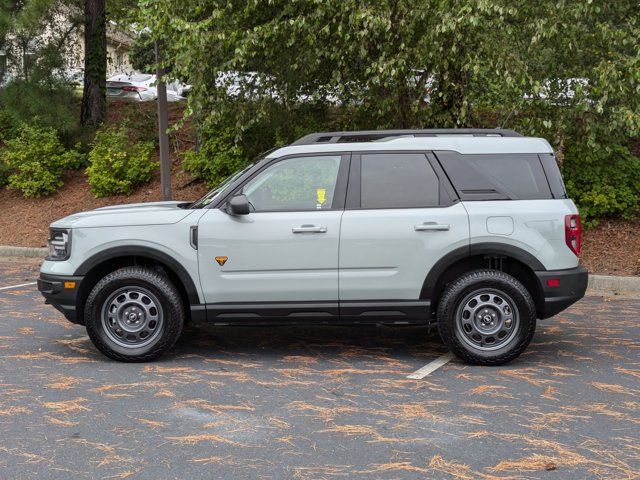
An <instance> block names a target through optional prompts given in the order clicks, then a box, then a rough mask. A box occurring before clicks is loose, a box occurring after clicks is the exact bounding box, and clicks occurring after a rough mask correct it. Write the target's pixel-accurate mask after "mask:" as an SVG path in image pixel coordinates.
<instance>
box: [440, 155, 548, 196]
mask: <svg viewBox="0 0 640 480" xmlns="http://www.w3.org/2000/svg"><path fill="white" fill-rule="evenodd" d="M437 155H438V159H439V160H440V161H441V162H442V166H443V167H444V169H445V171H446V172H447V174H448V175H449V178H451V181H452V182H453V185H454V187H455V188H456V189H457V190H458V192H459V193H460V197H461V198H462V200H494V199H495V200H501V199H502V200H508V199H510V200H537V199H549V198H553V196H552V195H551V191H550V190H549V183H548V182H547V178H546V177H545V174H544V171H543V169H542V165H541V164H540V159H539V158H538V155H536V154H517V153H516V154H479V155H462V154H460V153H457V152H437Z"/></svg>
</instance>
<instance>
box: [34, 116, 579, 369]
mask: <svg viewBox="0 0 640 480" xmlns="http://www.w3.org/2000/svg"><path fill="white" fill-rule="evenodd" d="M580 243H581V227H580V217H579V215H578V211H577V209H576V207H575V205H574V204H573V202H572V201H571V200H569V199H568V198H567V195H566V192H565V189H564V185H563V182H562V178H561V176H560V172H559V170H558V167H557V165H556V161H555V158H554V155H553V151H552V149H551V147H550V146H549V144H548V143H547V142H546V141H545V140H543V139H539V138H527V137H523V136H521V135H519V134H517V133H515V132H513V131H509V130H476V129H464V130H463V129H457V130H394V131H367V132H329V133H318V134H312V135H308V136H306V137H304V138H302V139H300V140H298V141H296V142H295V143H293V144H292V145H290V146H287V147H284V148H280V149H279V150H276V151H273V152H271V153H269V154H267V155H266V156H265V157H264V158H262V159H261V160H259V161H257V162H256V163H254V164H253V165H251V166H249V167H247V168H245V169H244V170H242V171H240V172H238V173H236V174H235V175H233V176H231V177H230V178H229V179H227V180H226V181H225V182H223V183H222V184H221V185H220V186H218V187H217V188H215V189H214V190H212V191H211V192H210V193H209V194H207V195H206V196H205V197H204V198H202V199H200V200H198V201H197V202H194V203H181V202H157V203H148V204H134V205H125V206H117V207H107V208H100V209H97V210H94V211H90V212H82V213H78V214H75V215H71V216H68V217H66V218H63V219H61V220H59V221H57V222H55V223H53V224H52V225H51V237H50V239H49V250H50V253H49V256H48V257H47V259H46V261H45V262H44V263H43V265H42V269H41V276H40V279H39V282H38V287H39V289H40V291H41V292H42V294H43V295H44V297H45V298H46V300H47V302H48V303H51V304H52V305H53V306H54V307H56V308H57V309H58V310H60V311H61V312H62V313H64V315H65V316H66V317H67V318H68V319H69V320H70V321H72V322H74V323H79V324H82V325H85V326H86V328H87V331H88V333H89V336H90V337H91V340H92V341H93V342H94V344H95V345H96V347H97V348H98V349H100V350H101V351H102V352H103V353H104V354H105V355H107V356H109V357H111V358H113V359H116V360H121V361H144V360H150V359H153V358H155V357H157V356H159V355H160V354H162V353H163V352H165V351H167V350H168V349H169V348H170V347H171V346H172V345H173V344H174V343H175V341H176V340H177V338H178V337H179V335H180V333H181V331H182V329H183V326H184V324H185V323H186V322H187V321H190V320H193V321H204V320H206V321H208V322H212V323H214V324H217V325H239V324H253V325H257V324H275V323H287V324H311V323H322V324H352V325H355V324H358V325H361V324H372V323H383V324H424V325H429V326H432V325H437V328H438V330H439V332H440V335H441V337H442V339H443V341H444V342H445V343H446V344H447V345H448V346H449V347H450V348H451V349H452V350H453V351H454V352H455V353H456V355H458V356H459V357H461V358H462V359H464V360H466V361H468V362H472V363H476V364H484V365H496V364H502V363H505V362H508V361H510V360H512V359H514V358H516V357H517V356H518V355H519V354H520V353H522V351H523V350H524V349H525V348H526V347H527V345H528V344H529V342H530V341H531V338H532V336H533V334H534V331H535V326H536V318H540V319H543V318H548V317H550V316H553V315H555V314H557V313H558V312H560V311H561V310H563V309H565V308H567V307H568V306H569V305H571V304H572V303H574V302H575V301H577V300H579V299H580V298H582V296H583V295H584V292H585V289H586V286H587V271H586V270H585V269H584V268H583V267H581V266H579V261H578V255H579V253H580Z"/></svg>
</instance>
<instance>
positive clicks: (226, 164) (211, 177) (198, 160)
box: [182, 127, 247, 187]
mask: <svg viewBox="0 0 640 480" xmlns="http://www.w3.org/2000/svg"><path fill="white" fill-rule="evenodd" d="M203 136H204V137H206V139H205V140H204V141H203V142H202V145H201V147H200V150H199V151H197V152H195V151H188V152H185V153H184V154H183V163H182V167H183V168H184V169H185V170H186V171H187V172H189V173H191V175H192V176H193V178H194V179H197V180H203V181H204V182H205V183H206V184H207V186H209V187H214V186H216V185H218V184H219V183H220V182H221V181H223V180H224V179H225V178H227V177H228V176H229V175H231V174H232V173H233V172H235V171H236V170H238V169H239V168H241V167H242V166H243V165H244V164H245V163H246V162H247V159H246V157H245V155H244V152H243V150H242V148H241V147H240V146H238V145H236V144H235V142H234V138H233V133H232V130H231V128H224V127H222V128H207V129H206V130H204V131H203Z"/></svg>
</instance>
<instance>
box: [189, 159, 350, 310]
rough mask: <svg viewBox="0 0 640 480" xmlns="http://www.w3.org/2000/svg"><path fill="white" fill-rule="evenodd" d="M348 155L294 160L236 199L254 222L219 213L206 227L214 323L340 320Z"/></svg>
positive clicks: (201, 257) (207, 290)
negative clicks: (244, 199)
mask: <svg viewBox="0 0 640 480" xmlns="http://www.w3.org/2000/svg"><path fill="white" fill-rule="evenodd" d="M348 162H349V158H348V156H343V155H341V154H329V155H326V154H324V155H305V156H295V157H288V158H284V159H279V160H276V161H274V162H272V163H270V164H268V165H267V166H266V167H265V168H263V169H262V170H261V171H259V172H258V173H256V175H254V176H253V177H252V178H250V179H248V181H247V182H246V183H245V184H244V186H243V187H241V188H240V189H239V190H237V191H236V192H235V194H244V195H246V196H247V199H248V200H249V202H250V206H251V213H249V214H248V215H240V216H232V215H229V214H228V213H227V212H226V210H225V209H224V206H223V207H222V208H221V209H211V210H210V211H208V212H207V213H206V214H205V215H203V217H202V218H201V220H200V222H199V224H198V243H199V245H198V263H199V269H200V281H201V285H202V290H203V292H204V296H205V300H206V302H207V314H208V316H209V319H210V320H214V321H220V322H223V321H228V320H229V321H230V320H234V319H236V320H250V321H251V320H252V321H256V322H260V320H261V319H263V318H264V319H266V318H268V317H279V318H281V317H289V319H291V317H299V318H305V317H309V316H311V317H313V316H319V317H323V316H332V315H336V314H337V312H338V307H337V302H338V246H339V239H340V221H341V217H342V214H343V211H344V197H345V190H346V172H348Z"/></svg>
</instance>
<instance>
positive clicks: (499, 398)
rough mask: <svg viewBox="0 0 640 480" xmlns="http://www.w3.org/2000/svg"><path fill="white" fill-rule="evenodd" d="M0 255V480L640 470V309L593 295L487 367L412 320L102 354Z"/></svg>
mask: <svg viewBox="0 0 640 480" xmlns="http://www.w3.org/2000/svg"><path fill="white" fill-rule="evenodd" d="M36 272H37V266H36V263H34V262H32V261H28V262H27V261H18V260H9V259H5V260H2V259H0V429H1V431H2V436H1V437H0V479H26V478H29V479H31V478H47V479H69V478H114V479H115V478H120V479H124V478H133V479H164V478H168V479H173V478H175V479H186V478H188V479H198V478H205V479H236V478H259V479H289V478H291V479H314V480H317V479H343V478H363V479H379V478H380V479H413V478H416V479H418V478H420V479H423V478H458V479H475V478H482V479H491V478H500V479H506V478H509V479H512V478H527V479H529V478H541V479H547V478H549V479H573V478H575V479H586V478H616V479H631V478H640V322H639V319H640V299H633V298H613V297H599V296H590V297H587V298H585V299H584V300H583V301H582V302H580V303H579V304H577V305H575V306H574V307H572V308H571V309H570V310H568V311H567V312H565V313H563V314H561V315H559V316H557V317H555V318H553V319H551V320H547V321H544V322H541V323H540V324H539V326H538V331H537V333H536V336H535V338H534V341H533V343H532V345H531V346H530V347H529V349H528V351H527V352H526V353H525V354H524V355H523V356H522V357H521V358H520V359H518V360H517V361H516V362H513V363H512V364H510V365H508V366H505V367H497V368H488V367H473V366H468V365H464V364H461V363H459V362H457V361H455V360H454V361H451V362H449V363H447V364H446V365H444V366H443V367H442V368H439V369H438V370H436V371H434V372H433V373H431V374H429V375H428V376H426V377H425V378H423V379H420V380H413V379H408V378H407V376H408V375H409V374H411V373H412V372H414V371H415V370H417V369H419V368H420V367H422V366H424V365H425V364H428V363H429V362H431V361H433V360H434V359H437V358H438V357H440V356H441V355H443V354H444V353H446V352H445V349H444V347H443V345H442V343H441V342H440V340H439V339H438V337H437V334H433V333H432V334H431V335H430V336H427V332H426V329H422V328H413V327H411V328H408V327H407V328H401V327H396V328H391V327H370V328H369V327H366V328H365V327H360V328H342V327H340V328H338V327H333V328H319V327H279V328H248V327H243V328H221V327H211V326H191V327H189V328H188V330H187V331H186V332H185V334H184V335H183V337H182V339H181V340H180V341H179V343H178V344H177V346H176V348H175V349H174V350H173V351H172V353H171V354H170V355H168V356H166V357H165V358H163V359H161V360H160V361H157V362H155V363H149V364H119V363H116V362H112V361H109V360H107V359H106V358H105V357H103V356H101V355H100V354H99V353H98V352H97V351H96V350H95V349H94V348H93V346H92V344H91V343H90V341H89V339H88V337H87V336H86V332H85V330H84V328H83V327H78V326H74V325H72V324H70V323H68V322H67V321H66V320H65V319H64V318H63V317H62V315H60V314H59V313H57V312H56V311H55V310H54V309H53V308H51V307H49V306H46V305H44V304H43V301H42V298H41V297H40V295H39V293H38V292H37V290H36V287H35V285H26V286H23V287H17V288H11V289H4V290H2V288H3V287H7V286H12V285H20V284H24V283H29V282H33V281H34V279H35V276H36Z"/></svg>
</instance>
